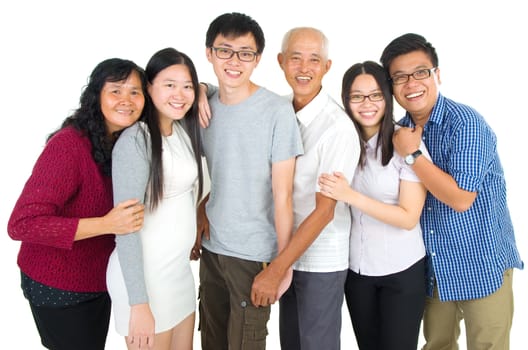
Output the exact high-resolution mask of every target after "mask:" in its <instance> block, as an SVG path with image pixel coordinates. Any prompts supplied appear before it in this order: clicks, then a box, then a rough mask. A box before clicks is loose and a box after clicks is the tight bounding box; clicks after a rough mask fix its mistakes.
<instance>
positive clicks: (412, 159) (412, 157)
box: [403, 150, 422, 165]
mask: <svg viewBox="0 0 528 350" xmlns="http://www.w3.org/2000/svg"><path fill="white" fill-rule="evenodd" d="M421 154H422V151H420V150H417V151H414V152H413V153H411V154H408V155H406V156H405V158H404V159H403V160H405V163H406V164H408V165H413V164H414V162H415V161H416V158H418V157H419V156H420V155H421Z"/></svg>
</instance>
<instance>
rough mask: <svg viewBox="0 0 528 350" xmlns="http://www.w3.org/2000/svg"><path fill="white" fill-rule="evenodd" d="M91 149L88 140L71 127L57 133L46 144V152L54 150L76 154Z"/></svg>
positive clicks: (80, 132)
mask: <svg viewBox="0 0 528 350" xmlns="http://www.w3.org/2000/svg"><path fill="white" fill-rule="evenodd" d="M91 149H92V143H91V141H90V139H89V138H88V137H87V136H86V135H84V134H83V132H82V131H80V130H77V129H75V128H74V127H72V126H68V127H65V128H63V129H60V130H59V131H57V132H56V133H55V134H54V135H53V136H52V137H51V138H50V139H49V140H48V142H47V143H46V150H47V151H53V150H56V151H58V152H60V153H65V154H66V153H76V152H79V151H81V150H88V151H90V150H91Z"/></svg>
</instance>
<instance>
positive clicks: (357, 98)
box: [348, 92, 384, 103]
mask: <svg viewBox="0 0 528 350" xmlns="http://www.w3.org/2000/svg"><path fill="white" fill-rule="evenodd" d="M348 98H349V101H350V103H361V102H363V101H365V99H366V98H368V99H369V100H370V102H377V101H381V100H383V99H384V96H383V93H381V92H374V93H372V94H370V95H359V94H357V95H350V96H349V97H348Z"/></svg>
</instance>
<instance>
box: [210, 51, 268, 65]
mask: <svg viewBox="0 0 528 350" xmlns="http://www.w3.org/2000/svg"><path fill="white" fill-rule="evenodd" d="M211 49H212V50H213V51H214V52H215V55H216V57H218V58H220V59H222V60H228V59H230V58H231V57H233V55H235V54H236V55H237V57H238V59H239V60H241V61H242V62H253V61H254V60H255V57H257V55H258V53H257V52H255V51H250V50H240V51H235V50H233V49H228V48H227V47H212V48H211Z"/></svg>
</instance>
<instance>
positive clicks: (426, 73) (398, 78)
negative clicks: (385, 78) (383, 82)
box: [390, 67, 436, 85]
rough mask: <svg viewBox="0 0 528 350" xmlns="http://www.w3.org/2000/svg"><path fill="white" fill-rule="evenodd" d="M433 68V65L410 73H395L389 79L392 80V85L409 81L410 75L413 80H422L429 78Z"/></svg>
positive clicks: (434, 68)
mask: <svg viewBox="0 0 528 350" xmlns="http://www.w3.org/2000/svg"><path fill="white" fill-rule="evenodd" d="M435 70H436V67H433V68H428V69H419V70H417V71H416V72H413V73H411V74H396V75H393V76H392V77H391V79H390V80H391V81H392V85H400V84H405V83H406V82H408V81H409V79H410V77H411V76H412V77H413V78H414V80H424V79H427V78H429V77H430V76H431V73H433V72H434V71H435Z"/></svg>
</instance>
